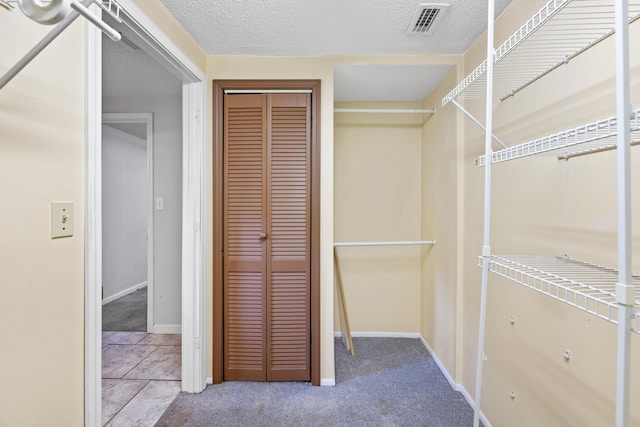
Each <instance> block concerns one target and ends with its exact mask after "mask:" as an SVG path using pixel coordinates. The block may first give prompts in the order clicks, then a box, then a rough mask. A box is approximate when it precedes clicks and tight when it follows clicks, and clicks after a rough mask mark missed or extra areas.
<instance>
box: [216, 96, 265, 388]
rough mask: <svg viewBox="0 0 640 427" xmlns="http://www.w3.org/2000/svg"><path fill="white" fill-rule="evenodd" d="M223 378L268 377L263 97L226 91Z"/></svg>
mask: <svg viewBox="0 0 640 427" xmlns="http://www.w3.org/2000/svg"><path fill="white" fill-rule="evenodd" d="M224 105H225V109H224V111H225V120H224V123H225V129H224V147H225V148H224V150H225V151H224V158H225V160H224V168H225V172H224V180H225V182H224V195H225V196H224V197H225V201H224V205H225V206H224V234H225V235H224V277H225V280H224V282H225V285H224V288H225V289H224V299H225V301H224V309H225V333H224V378H225V379H226V380H245V381H264V380H265V379H266V366H267V360H266V352H267V334H266V327H267V321H266V315H267V313H266V304H267V301H266V281H267V271H266V265H267V264H266V256H267V247H266V246H267V245H266V239H265V235H264V233H265V231H266V227H267V220H266V210H267V200H266V197H267V191H266V189H267V188H266V184H267V176H266V160H267V152H266V145H265V141H266V135H267V130H266V129H267V126H266V125H267V122H266V111H267V109H266V100H265V98H264V96H262V95H225V100H224Z"/></svg>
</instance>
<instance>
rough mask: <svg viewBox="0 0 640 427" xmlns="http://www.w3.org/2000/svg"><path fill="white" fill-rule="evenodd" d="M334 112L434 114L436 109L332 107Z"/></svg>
mask: <svg viewBox="0 0 640 427" xmlns="http://www.w3.org/2000/svg"><path fill="white" fill-rule="evenodd" d="M333 112H334V113H399V114H435V113H436V110H435V109H433V110H412V109H407V108H334V109H333Z"/></svg>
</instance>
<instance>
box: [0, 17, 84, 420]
mask: <svg viewBox="0 0 640 427" xmlns="http://www.w3.org/2000/svg"><path fill="white" fill-rule="evenodd" d="M0 28H2V33H3V35H4V36H5V37H10V39H11V42H10V43H9V42H6V43H2V44H1V45H0V70H2V71H1V72H2V73H4V72H5V70H8V69H9V68H10V67H12V66H13V65H14V64H15V62H16V61H17V60H18V59H19V58H21V57H22V56H23V55H24V54H25V53H26V52H27V51H28V50H29V49H31V48H32V47H33V46H34V45H35V44H36V43H37V42H38V41H39V40H40V39H41V38H42V37H43V36H44V34H46V33H47V32H48V31H49V30H50V28H48V27H46V26H42V25H39V24H36V23H35V22H32V21H29V20H28V19H27V18H25V17H24V15H22V13H20V12H19V11H18V10H17V9H14V11H13V12H6V11H4V10H3V11H0ZM83 38H84V37H83V24H82V22H81V21H79V22H76V23H74V24H72V25H71V27H70V28H68V29H67V30H66V31H65V32H64V33H63V34H62V35H61V36H60V37H59V38H58V39H57V40H55V41H54V42H53V43H52V44H51V45H50V46H49V47H48V48H47V49H46V50H45V51H44V52H42V54H41V55H40V56H38V57H37V58H36V59H35V60H34V61H33V62H32V63H31V64H29V65H27V67H26V68H25V69H24V70H23V71H22V72H21V73H20V74H19V75H18V76H16V77H15V78H14V79H13V80H12V81H11V82H10V83H9V84H8V85H7V86H5V87H4V88H3V89H2V90H0V171H1V172H0V176H1V177H2V179H0V200H1V202H0V203H1V204H2V209H1V210H0V234H1V235H2V243H1V244H0V336H1V337H2V363H0V382H1V383H2V387H1V388H0V402H2V403H1V404H0V425H7V426H9V425H65V426H79V425H82V424H83V405H84V394H83V393H84V373H83V366H84V328H83V324H84V300H83V298H84V297H83V295H84V292H83V288H84V278H83V265H84V262H83V256H84V252H83V247H84V232H83V228H84V224H83V215H84V213H83V204H84V202H83V191H84V187H83V180H84V177H83V166H82V165H83V146H84V125H83V123H84V86H83V82H84V63H83ZM53 200H62V201H72V202H74V216H75V224H74V235H73V237H70V238H64V239H56V240H52V239H51V229H50V225H51V215H50V203H51V201H53Z"/></svg>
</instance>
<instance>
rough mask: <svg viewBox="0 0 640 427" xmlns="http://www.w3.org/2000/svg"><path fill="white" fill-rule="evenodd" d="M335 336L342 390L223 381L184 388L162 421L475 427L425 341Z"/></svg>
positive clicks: (469, 411)
mask: <svg viewBox="0 0 640 427" xmlns="http://www.w3.org/2000/svg"><path fill="white" fill-rule="evenodd" d="M354 347H355V349H356V355H355V356H354V357H351V356H349V354H348V352H347V351H346V350H345V349H344V347H343V346H342V343H341V342H340V341H338V340H336V380H337V385H336V386H335V387H314V386H311V385H310V384H308V383H256V382H224V383H222V384H219V385H214V386H209V387H207V388H206V389H205V391H203V392H202V393H200V394H187V393H180V394H179V395H178V397H177V398H176V400H174V401H173V403H172V404H171V405H170V406H169V408H168V409H167V410H166V411H165V413H164V415H163V416H162V417H161V418H160V420H159V421H158V423H157V424H156V425H157V426H274V427H275V426H278V427H280V426H429V427H458V426H460V427H462V426H470V425H472V421H473V411H472V409H471V407H469V405H468V404H467V402H466V400H465V399H464V397H463V396H462V395H461V394H460V393H458V392H456V391H454V390H453V389H452V388H451V386H450V385H449V383H448V382H447V380H446V379H445V377H444V376H443V375H442V372H440V370H439V369H438V367H437V365H436V363H435V362H434V361H433V358H432V357H431V356H430V355H429V353H428V352H427V350H426V349H425V348H424V346H423V345H422V342H421V341H420V340H419V339H409V338H355V339H354Z"/></svg>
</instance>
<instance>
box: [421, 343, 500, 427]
mask: <svg viewBox="0 0 640 427" xmlns="http://www.w3.org/2000/svg"><path fill="white" fill-rule="evenodd" d="M420 341H422V344H423V345H424V347H425V348H426V349H427V351H428V352H429V354H431V357H432V358H433V361H434V362H436V365H437V366H438V368H439V369H440V371H441V372H442V375H444V377H445V378H446V379H447V381H448V382H449V385H451V388H453V389H454V390H455V391H457V392H459V393H460V394H462V396H463V397H464V399H465V400H466V401H467V403H468V404H469V406H471V408H472V409H473V408H475V406H476V402H475V400H473V399H472V398H471V395H470V394H469V392H468V391H467V389H466V388H464V386H463V385H462V384H458V383H457V382H455V380H454V379H453V377H452V376H451V375H450V374H449V371H447V370H446V369H445V367H444V365H443V364H442V362H440V359H438V356H436V353H435V352H434V351H433V349H432V348H431V346H430V345H429V343H427V340H425V339H424V337H423V336H422V335H420ZM480 421H482V424H484V426H485V427H492V426H491V423H490V422H489V420H487V417H485V416H484V414H483V413H482V411H480Z"/></svg>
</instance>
